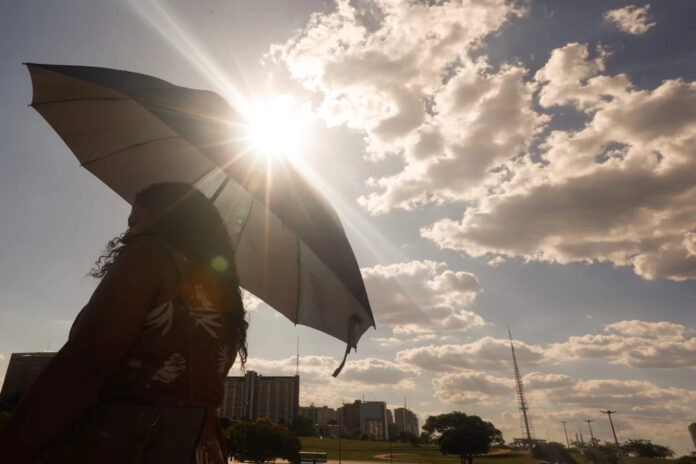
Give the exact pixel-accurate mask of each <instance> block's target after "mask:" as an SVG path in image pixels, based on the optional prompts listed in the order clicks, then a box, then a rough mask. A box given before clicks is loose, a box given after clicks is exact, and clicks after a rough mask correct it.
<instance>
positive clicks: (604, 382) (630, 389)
mask: <svg viewBox="0 0 696 464" xmlns="http://www.w3.org/2000/svg"><path fill="white" fill-rule="evenodd" d="M548 398H549V400H550V401H551V402H555V403H563V404H567V405H571V406H579V407H586V408H602V407H604V406H606V405H607V404H612V405H616V406H617V407H620V406H624V410H625V411H626V413H629V412H630V413H633V415H636V416H640V415H641V413H645V412H648V411H650V409H651V408H652V407H653V406H655V405H656V404H659V403H661V404H663V405H668V406H683V405H688V404H690V403H691V402H693V401H694V399H696V391H693V390H685V389H681V388H674V387H669V388H661V387H659V386H657V385H655V384H654V383H652V382H648V381H644V380H617V379H593V380H585V381H578V382H576V383H575V385H574V386H573V387H572V388H565V389H560V388H559V389H557V390H553V391H551V392H550V393H549V396H548ZM646 408H647V409H646ZM691 410H693V408H691ZM647 415H649V414H646V416H647Z"/></svg>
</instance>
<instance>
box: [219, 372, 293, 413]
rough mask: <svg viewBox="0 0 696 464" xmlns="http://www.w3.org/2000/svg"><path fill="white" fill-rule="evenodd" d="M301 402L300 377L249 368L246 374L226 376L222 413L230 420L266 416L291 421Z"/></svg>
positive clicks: (220, 411)
mask: <svg viewBox="0 0 696 464" xmlns="http://www.w3.org/2000/svg"><path fill="white" fill-rule="evenodd" d="M299 402H300V377H299V376H298V375H295V376H291V377H281V376H268V377H266V376H263V375H259V374H257V373H256V372H254V371H248V372H247V373H246V375H244V377H227V379H225V392H224V396H223V400H222V405H221V406H220V410H219V413H220V416H221V417H227V418H229V419H242V418H245V419H252V420H253V419H256V418H258V417H265V418H267V419H270V420H272V421H273V422H279V423H283V422H284V423H286V424H290V423H291V422H292V420H293V419H294V418H295V416H296V415H297V412H298V409H299Z"/></svg>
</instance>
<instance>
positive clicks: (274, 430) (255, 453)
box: [229, 419, 301, 464]
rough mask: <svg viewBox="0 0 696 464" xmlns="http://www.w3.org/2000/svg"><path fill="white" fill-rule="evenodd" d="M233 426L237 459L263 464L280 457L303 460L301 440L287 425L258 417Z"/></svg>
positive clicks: (233, 450) (297, 460)
mask: <svg viewBox="0 0 696 464" xmlns="http://www.w3.org/2000/svg"><path fill="white" fill-rule="evenodd" d="M230 429H231V430H230V438H229V444H230V452H231V454H232V456H233V457H234V458H235V459H236V460H237V461H251V462H253V463H255V464H263V463H264V462H266V461H269V460H272V459H276V458H280V459H286V460H288V461H290V462H299V453H300V449H301V444H300V440H299V439H298V438H297V435H295V434H294V433H293V432H291V431H290V430H288V429H287V427H284V426H282V425H279V424H274V423H273V422H271V421H270V420H268V419H257V420H256V422H248V421H243V422H237V423H234V424H233V425H232V426H231V427H230Z"/></svg>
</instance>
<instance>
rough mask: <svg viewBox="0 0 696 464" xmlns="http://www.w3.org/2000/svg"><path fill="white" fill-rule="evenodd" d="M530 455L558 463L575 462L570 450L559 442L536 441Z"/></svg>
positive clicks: (567, 463) (574, 463)
mask: <svg viewBox="0 0 696 464" xmlns="http://www.w3.org/2000/svg"><path fill="white" fill-rule="evenodd" d="M532 457H533V458H534V459H541V460H542V461H548V462H555V463H558V464H577V462H576V461H575V459H573V456H571V455H570V452H569V451H568V450H567V449H566V448H565V446H563V445H562V444H560V443H556V442H550V443H538V444H536V445H534V448H532Z"/></svg>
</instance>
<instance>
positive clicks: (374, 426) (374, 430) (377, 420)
mask: <svg viewBox="0 0 696 464" xmlns="http://www.w3.org/2000/svg"><path fill="white" fill-rule="evenodd" d="M338 414H339V418H340V422H341V427H342V431H343V434H344V435H350V434H352V433H354V432H355V431H356V430H359V431H360V432H363V433H368V434H370V435H372V436H373V437H374V438H375V439H377V440H388V439H389V427H388V420H387V404H386V403H385V402H384V401H360V400H355V401H354V402H353V403H352V404H344V405H343V406H342V407H341V408H339V410H338Z"/></svg>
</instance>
